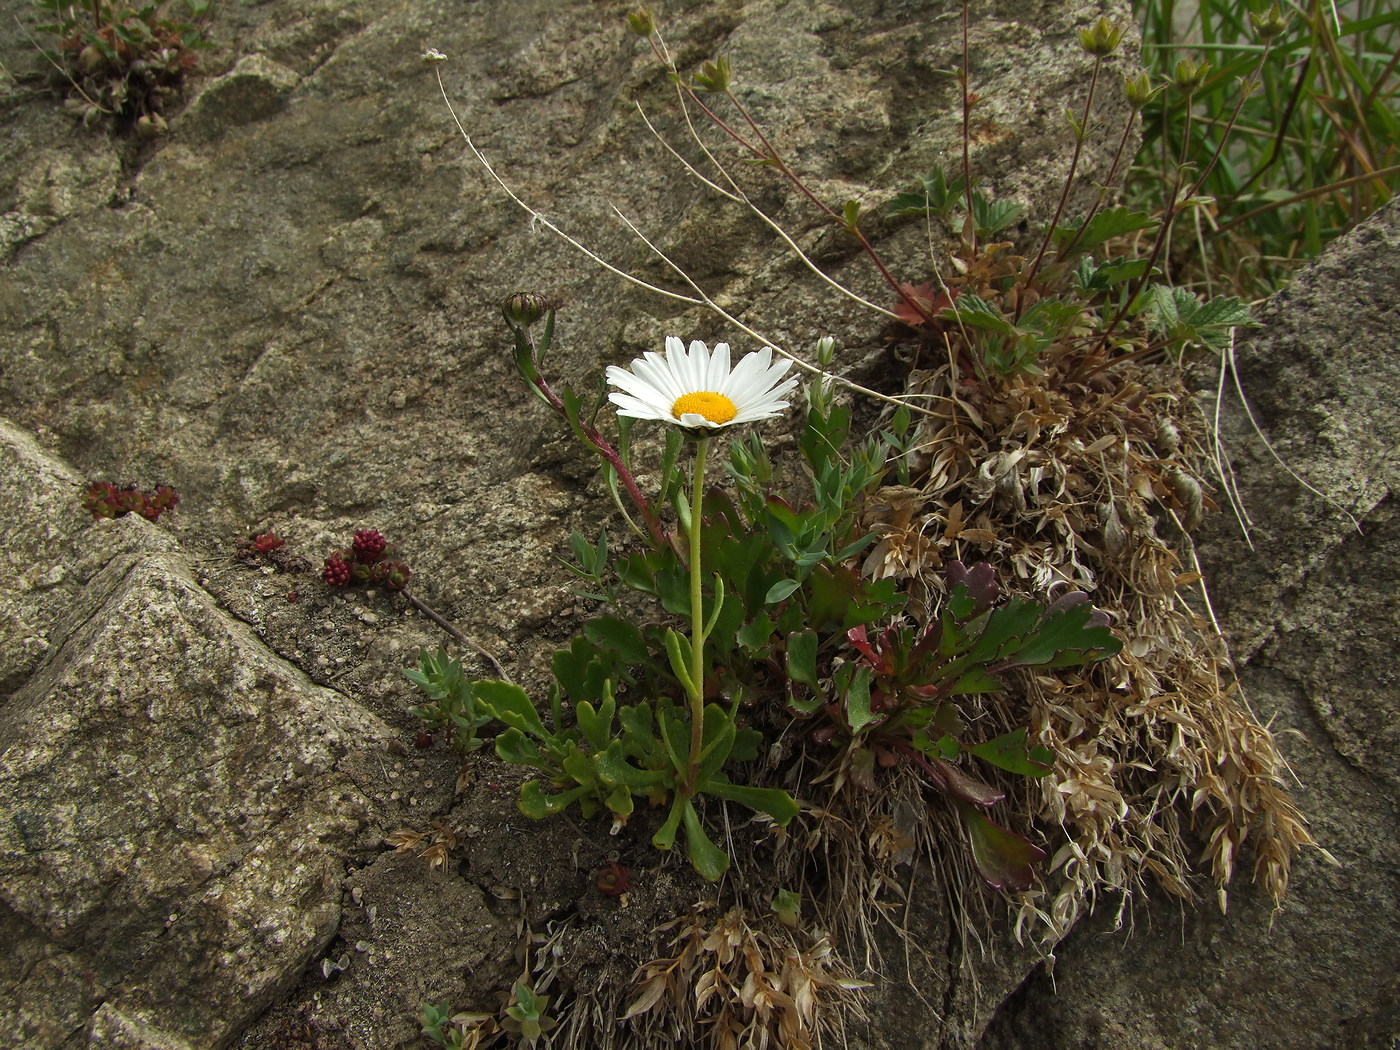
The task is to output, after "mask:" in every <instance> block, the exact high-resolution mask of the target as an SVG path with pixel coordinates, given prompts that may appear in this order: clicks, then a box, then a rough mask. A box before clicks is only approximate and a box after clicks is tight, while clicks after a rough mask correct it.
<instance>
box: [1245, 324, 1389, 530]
mask: <svg viewBox="0 0 1400 1050" xmlns="http://www.w3.org/2000/svg"><path fill="white" fill-rule="evenodd" d="M1227 352H1228V353H1229V356H1230V373H1231V375H1233V376H1234V377H1235V393H1236V394H1238V395H1239V399H1240V407H1241V408H1243V409H1244V414H1245V416H1246V417H1248V419H1249V425H1250V426H1251V427H1253V429H1254V433H1256V434H1258V435H1259V440H1260V441H1262V442H1263V443H1264V447H1265V448H1266V449H1268V450H1269V455H1271V456H1273V457H1274V460H1275V461H1276V462H1277V463H1278V465H1279V466H1281V467H1282V468H1283V469H1284V470H1286V471H1287V472H1288V476H1289V477H1291V478H1292V479H1293V480H1294V481H1296V482H1297V483H1298V484H1299V485H1302V486H1303V488H1305V489H1307V490H1308V491H1309V492H1311V493H1312V494H1313V495H1314V496H1317V497H1318V498H1319V499H1322V500H1324V501H1326V502H1327V503H1330V504H1332V506H1334V507H1336V508H1337V509H1338V510H1339V511H1341V512H1342V513H1343V514H1345V515H1346V516H1347V517H1348V518H1350V519H1351V523H1352V525H1353V527H1355V529H1356V531H1357V532H1362V531H1363V530H1362V528H1361V522H1360V521H1359V520H1358V519H1357V517H1356V515H1355V514H1353V513H1352V512H1351V511H1349V510H1347V509H1346V507H1344V506H1342V504H1341V503H1340V502H1339V501H1338V500H1335V499H1333V498H1332V497H1331V496H1329V495H1327V493H1325V492H1321V491H1319V490H1318V489H1315V488H1313V486H1311V485H1309V484H1308V483H1307V482H1306V481H1304V480H1303V477H1302V475H1300V474H1299V473H1298V472H1297V471H1296V470H1294V469H1293V468H1292V467H1290V466H1289V465H1288V463H1287V462H1286V461H1285V460H1284V458H1283V457H1282V456H1280V455H1279V454H1278V453H1277V452H1275V451H1274V446H1273V445H1271V444H1269V439H1268V438H1267V437H1265V436H1264V431H1263V429H1262V428H1261V427H1260V426H1259V423H1258V421H1257V420H1255V418H1254V412H1253V411H1252V410H1251V409H1250V407H1249V399H1248V398H1247V397H1245V396H1244V387H1243V386H1242V385H1241V383H1240V370H1239V368H1238V367H1237V366H1236V364H1235V330H1234V329H1231V330H1230V347H1229V350H1228V351H1227Z"/></svg>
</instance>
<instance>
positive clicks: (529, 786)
mask: <svg viewBox="0 0 1400 1050" xmlns="http://www.w3.org/2000/svg"><path fill="white" fill-rule="evenodd" d="M591 790H592V788H590V787H587V786H582V787H575V788H570V789H569V790H568V791H561V792H560V793H559V794H557V795H546V794H545V793H544V788H543V787H541V786H540V782H539V781H538V780H530V781H526V782H525V783H524V784H522V785H521V787H520V812H521V813H524V814H525V815H526V816H527V817H530V818H531V819H533V820H543V819H544V818H545V817H553V816H558V815H559V814H560V813H563V812H564V811H565V810H566V809H568V808H569V804H570V803H572V802H575V801H577V800H578V799H580V798H582V797H583V796H584V795H586V794H588V793H589V792H590V791H591Z"/></svg>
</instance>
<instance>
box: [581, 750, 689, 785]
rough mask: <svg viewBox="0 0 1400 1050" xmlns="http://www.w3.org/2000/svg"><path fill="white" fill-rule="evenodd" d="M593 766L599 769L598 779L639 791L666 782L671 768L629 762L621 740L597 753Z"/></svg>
mask: <svg viewBox="0 0 1400 1050" xmlns="http://www.w3.org/2000/svg"><path fill="white" fill-rule="evenodd" d="M593 766H594V768H595V769H596V770H597V771H598V779H599V780H601V781H602V782H603V783H604V784H607V785H608V786H610V787H614V786H622V787H627V788H629V789H631V790H633V791H639V792H641V791H646V790H647V789H648V788H652V787H656V786H658V785H660V784H664V783H665V782H666V781H667V779H669V777H670V771H669V770H664V769H638V768H637V767H636V766H634V765H632V763H630V762H628V761H627V757H626V755H625V753H624V749H623V745H622V741H621V740H614V741H612V742H611V743H609V744H608V746H607V748H606V749H605V750H603V751H602V752H601V753H600V754H598V755H596V756H595V757H594V760H593Z"/></svg>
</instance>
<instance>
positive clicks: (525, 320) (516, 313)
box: [501, 292, 554, 328]
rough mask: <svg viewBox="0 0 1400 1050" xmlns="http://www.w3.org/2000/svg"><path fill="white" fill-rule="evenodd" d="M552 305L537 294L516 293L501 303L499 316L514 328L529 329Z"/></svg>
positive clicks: (552, 307)
mask: <svg viewBox="0 0 1400 1050" xmlns="http://www.w3.org/2000/svg"><path fill="white" fill-rule="evenodd" d="M552 309H554V305H553V304H552V303H551V302H550V301H549V300H548V299H547V298H546V297H545V296H543V295H540V294H539V293H538V292H516V293H515V294H514V295H512V296H509V297H508V298H507V299H505V300H504V301H503V302H502V303H501V314H502V315H503V316H504V317H505V319H506V323H507V324H509V325H511V326H512V327H514V328H529V327H530V326H531V325H532V324H534V323H535V322H536V321H538V320H540V318H542V317H544V315H545V314H547V313H549V311H550V310H552Z"/></svg>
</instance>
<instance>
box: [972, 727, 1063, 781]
mask: <svg viewBox="0 0 1400 1050" xmlns="http://www.w3.org/2000/svg"><path fill="white" fill-rule="evenodd" d="M967 750H969V751H971V752H972V753H973V754H974V755H976V756H977V757H978V758H980V759H982V760H983V761H984V762H990V763H991V764H992V765H994V766H997V767H999V768H1001V769H1005V770H1007V771H1008V772H1011V773H1019V774H1021V775H1022V776H1027V777H1043V776H1045V775H1047V774H1048V773H1051V772H1053V769H1052V767H1051V766H1050V764H1049V760H1051V759H1053V758H1054V756H1053V755H1052V754H1051V753H1050V751H1049V750H1048V749H1046V748H1043V747H1038V748H1036V749H1035V750H1034V751H1032V750H1030V749H1028V748H1027V747H1026V730H1025V729H1018V730H1016V731H1015V732H1014V733H1007V734H1005V735H1003V736H999V737H997V738H996V739H995V740H989V741H987V742H986V743H985V744H978V745H976V746H975V747H970V748H968V749H967Z"/></svg>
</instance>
